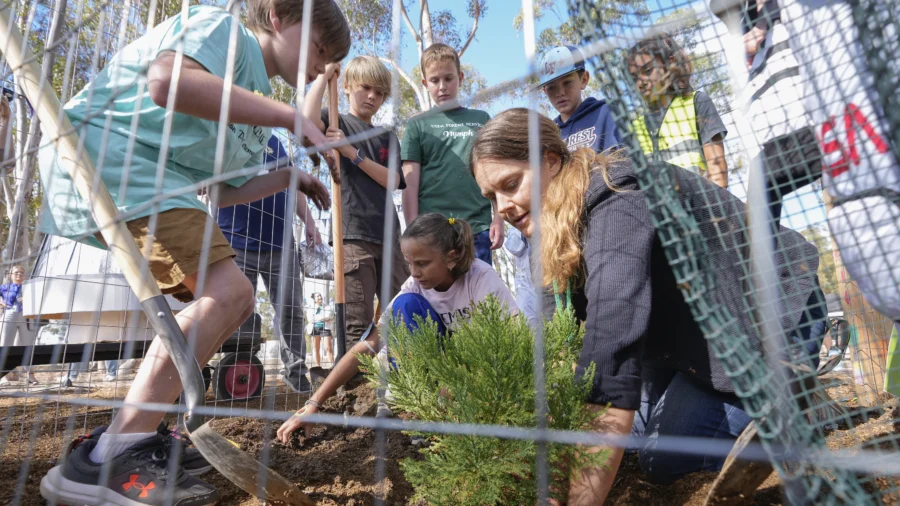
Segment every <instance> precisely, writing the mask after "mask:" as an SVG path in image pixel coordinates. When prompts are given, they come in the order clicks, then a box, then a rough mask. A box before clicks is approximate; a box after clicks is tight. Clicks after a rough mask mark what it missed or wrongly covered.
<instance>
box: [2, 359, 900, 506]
mask: <svg viewBox="0 0 900 506" xmlns="http://www.w3.org/2000/svg"><path fill="white" fill-rule="evenodd" d="M278 383H279V382H277V380H276V379H275V378H274V377H271V378H270V381H269V383H268V384H269V385H274V384H278ZM832 385H833V386H832V387H831V388H830V389H829V393H830V394H831V396H832V397H833V398H834V399H835V400H837V401H839V402H840V403H841V404H842V405H843V406H844V407H845V408H846V409H848V410H849V411H851V412H852V413H854V417H853V421H854V425H855V428H854V429H853V430H852V431H851V430H848V428H847V427H846V426H839V427H837V428H836V429H834V430H832V431H830V432H829V433H828V434H827V445H828V447H829V448H831V449H839V448H858V447H860V446H862V447H868V448H879V449H881V450H883V451H890V452H898V451H900V450H898V445H900V441H898V440H897V434H900V430H898V428H897V427H895V425H894V422H895V421H896V420H897V413H895V412H894V411H896V410H898V409H900V408H898V407H897V400H896V399H890V398H885V399H883V404H882V407H881V408H878V409H869V410H862V409H860V408H859V407H858V406H857V403H856V396H855V393H854V391H853V389H852V387H850V386H847V384H846V383H845V381H844V380H843V379H839V380H837V381H834V382H833V383H832ZM123 394H124V388H122V385H120V386H119V387H118V389H116V390H113V389H109V388H104V389H93V390H92V391H91V392H89V393H85V392H81V393H75V394H57V397H56V398H55V399H53V400H50V401H45V402H39V401H38V400H36V399H28V400H25V399H12V398H0V447H2V450H0V505H3V504H9V503H12V502H14V501H15V500H16V498H17V497H18V501H19V502H20V504H25V505H32V504H41V503H42V499H41V497H40V494H39V492H38V487H39V483H40V479H41V477H42V476H43V475H44V474H45V473H46V472H47V471H48V470H49V469H50V468H51V467H52V466H53V465H55V463H56V462H55V459H56V457H58V455H59V454H60V452H61V451H62V450H63V448H64V446H65V445H67V444H68V442H69V441H71V439H72V434H81V433H84V432H87V431H90V430H91V429H92V428H93V427H95V426H97V425H100V424H104V423H108V422H109V420H110V416H111V413H110V410H109V409H108V408H104V407H91V406H78V405H73V404H68V403H67V401H70V400H72V399H76V398H77V399H90V400H99V399H114V398H121V396H122V395H123ZM266 394H267V395H266V397H264V398H263V399H257V400H254V401H252V402H246V403H243V404H242V406H245V407H248V408H251V409H260V408H265V409H275V410H278V411H294V410H296V409H298V408H299V407H300V406H301V405H302V404H303V401H304V400H305V397H301V396H298V395H296V394H288V393H287V392H286V391H285V390H284V387H283V386H281V385H280V384H279V387H278V388H277V389H275V388H272V387H269V388H267V390H266ZM273 394H274V395H273ZM209 400H210V401H212V399H209ZM237 404H238V403H234V404H231V403H228V404H227V407H238V405H237ZM220 405H225V404H220ZM326 409H327V411H329V412H337V413H346V414H347V415H350V416H360V415H363V414H365V415H370V416H371V415H373V414H374V410H375V395H374V392H373V390H372V388H371V387H369V386H368V385H358V386H355V387H352V388H349V389H348V390H347V391H346V392H345V393H344V394H343V395H342V396H338V397H335V398H333V399H331V400H329V402H328V403H326ZM169 418H170V420H169V421H170V422H174V416H171V417H169ZM278 425H279V424H278V423H276V422H264V421H260V420H257V419H252V418H231V419H220V420H216V421H214V422H213V426H214V428H215V429H216V430H217V431H218V432H219V433H221V434H223V435H224V436H225V437H227V438H229V439H231V440H233V441H236V442H238V443H239V444H241V447H242V449H243V450H244V451H247V452H249V453H250V454H251V455H253V456H254V457H256V458H259V459H260V460H263V457H265V456H264V455H262V454H263V453H266V452H267V453H268V456H267V461H268V463H269V466H270V467H272V468H273V469H275V470H277V471H278V472H279V473H280V474H282V475H283V476H285V477H286V478H288V479H290V480H292V481H294V482H295V483H297V484H298V485H299V486H300V488H301V490H302V491H303V492H304V493H306V494H307V495H309V496H310V497H311V498H312V499H313V500H314V501H316V502H317V503H318V504H325V505H338V504H339V505H364V504H365V505H368V504H373V503H374V497H375V494H383V495H382V496H383V497H384V498H385V504H390V505H393V504H399V505H402V504H410V503H411V502H413V501H412V496H413V490H412V487H411V486H410V484H409V482H407V481H406V480H405V479H404V477H403V473H402V471H401V469H400V466H399V463H400V461H401V460H402V459H406V458H417V456H418V455H419V454H418V449H417V447H416V446H414V445H413V444H412V442H411V440H410V438H409V437H408V436H407V435H405V434H402V433H397V432H389V433H386V448H387V460H386V478H385V480H384V482H383V484H382V485H383V487H382V486H379V484H378V483H376V481H375V466H376V458H377V452H376V433H375V431H373V430H370V429H355V428H345V427H336V426H329V427H325V426H319V427H316V428H314V429H313V430H312V433H311V435H310V436H309V437H308V438H302V439H301V438H296V439H295V440H294V441H293V442H292V444H291V445H290V446H285V445H282V444H280V443H271V444H263V443H264V442H266V441H273V440H274V433H275V430H276V429H277V427H278ZM715 477H716V475H715V473H696V474H693V475H689V476H687V477H685V478H682V479H680V480H678V481H676V482H675V483H672V484H669V485H654V484H652V483H649V482H648V481H647V480H646V479H645V477H644V476H643V475H642V473H641V472H640V469H639V468H638V464H637V459H636V458H635V457H634V456H626V457H625V459H624V461H623V463H622V467H621V469H620V471H619V473H618V477H617V480H616V482H615V485H614V486H613V489H612V491H611V493H610V496H609V500H608V501H607V504H616V505H642V506H643V505H702V504H704V503H705V500H706V496H707V494H708V493H709V490H710V488H711V486H712V482H713V480H714V479H715ZM204 479H206V480H208V481H210V482H211V483H213V484H215V485H216V486H217V487H218V488H219V491H220V493H221V496H222V498H221V501H220V502H219V504H223V505H237V504H240V505H251V504H254V505H255V504H259V502H258V501H256V500H255V499H253V498H252V497H250V496H249V495H248V494H246V493H244V492H243V491H241V490H239V489H238V488H237V487H235V486H234V485H232V484H231V483H229V482H228V481H227V480H225V479H224V478H223V477H221V476H220V475H218V474H217V473H215V472H212V473H209V474H207V475H205V476H204ZM864 486H866V488H868V489H870V490H875V489H880V490H893V492H891V493H888V494H886V495H885V496H884V497H883V498H882V499H883V501H884V502H885V503H888V504H900V497H898V492H896V491H897V490H900V480H896V479H886V478H881V477H879V478H874V477H871V478H869V480H868V481H867V482H865V483H864ZM782 503H783V499H782V491H781V487H780V481H779V480H778V477H777V475H775V474H773V475H772V476H770V477H769V478H768V480H766V482H764V483H763V485H762V486H761V487H760V488H759V489H758V490H757V492H756V494H755V495H754V496H753V497H752V498H748V501H747V502H745V503H743V504H752V505H774V504H782ZM71 506H75V505H71Z"/></svg>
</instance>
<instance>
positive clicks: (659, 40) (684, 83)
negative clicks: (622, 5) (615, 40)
mask: <svg viewBox="0 0 900 506" xmlns="http://www.w3.org/2000/svg"><path fill="white" fill-rule="evenodd" d="M638 55H646V56H650V57H653V58H657V59H659V60H660V61H662V63H663V65H665V68H666V74H665V77H664V79H666V80H667V81H668V84H667V86H666V88H667V90H668V91H669V93H671V94H673V95H682V96H689V95H691V94H692V93H693V92H694V88H693V86H692V85H691V76H693V74H694V65H693V63H691V58H690V56H689V55H688V53H687V51H685V50H684V49H683V48H682V47H681V46H679V45H678V42H676V41H675V39H674V38H673V37H672V36H671V35H669V34H666V33H664V34H661V35H657V36H655V37H652V38H650V39H646V40H642V41H640V42H638V43H637V44H635V45H634V47H632V48H631V49H630V50H628V56H627V60H628V62H629V65H630V64H631V62H632V61H634V59H635V57H637V56H638Z"/></svg>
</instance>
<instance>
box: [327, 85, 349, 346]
mask: <svg viewBox="0 0 900 506" xmlns="http://www.w3.org/2000/svg"><path fill="white" fill-rule="evenodd" d="M337 80H338V76H337V75H333V76H331V79H329V80H328V124H329V125H331V126H333V127H335V128H338V126H339V122H340V118H339V116H338V81H337ZM332 157H333V158H334V163H336V164H337V165H338V166H337V167H336V168H335V171H336V172H337V173H338V174H340V170H341V169H340V164H341V154H340V152H338V150H337V149H334V150H332ZM331 202H332V204H331V227H332V228H331V231H332V238H333V244H334V302H335V303H336V304H343V303H344V302H345V295H344V213H343V210H342V209H341V183H340V182H338V181H335V180H334V178H332V179H331ZM341 335H343V334H341Z"/></svg>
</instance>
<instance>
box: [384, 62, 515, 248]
mask: <svg viewBox="0 0 900 506" xmlns="http://www.w3.org/2000/svg"><path fill="white" fill-rule="evenodd" d="M421 67H422V75H423V76H424V77H425V78H424V79H423V80H422V84H424V85H425V87H426V88H427V89H428V94H429V95H430V96H431V99H432V100H434V102H435V103H436V104H437V107H435V108H433V109H432V110H431V111H428V112H427V113H423V114H421V115H419V116H417V117H415V118H413V119H411V120H410V121H409V123H407V125H406V132H405V133H404V135H403V143H402V145H401V149H400V157H401V158H402V159H403V177H404V178H405V179H406V189H405V190H403V216H404V218H405V219H406V223H412V222H413V220H415V219H416V217H417V216H419V215H420V214H425V213H440V214H443V215H444V216H448V217H452V218H461V219H464V220H466V221H468V222H469V225H471V226H472V233H473V234H474V239H475V256H476V257H478V258H479V259H481V260H483V261H484V262H486V263H487V264H488V265H492V263H491V250H495V249H497V248H499V247H501V246H503V233H504V228H503V219H502V218H501V217H500V215H499V214H495V215H494V217H493V219H492V218H491V203H490V201H489V200H487V199H486V198H484V197H483V196H482V195H481V190H480V189H479V188H478V184H476V183H475V178H474V177H472V171H471V170H470V168H469V152H470V151H471V150H472V142H473V141H474V140H475V135H476V134H477V133H478V130H480V129H481V127H482V126H483V125H484V124H485V123H487V122H488V120H489V119H491V117H490V115H488V113H486V112H484V111H479V110H477V109H467V108H465V107H460V106H459V105H458V103H457V96H458V95H459V84H460V81H462V79H463V78H464V76H463V73H462V71H461V70H460V66H459V56H458V55H457V54H456V51H455V50H454V49H453V48H451V47H450V46H448V45H446V44H432V45H431V46H429V47H428V49H426V50H425V52H424V53H422V61H421ZM454 106H455V107H454Z"/></svg>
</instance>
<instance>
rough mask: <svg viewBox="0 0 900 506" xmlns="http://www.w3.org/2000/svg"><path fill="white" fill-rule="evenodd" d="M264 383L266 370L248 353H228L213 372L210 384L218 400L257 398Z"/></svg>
mask: <svg viewBox="0 0 900 506" xmlns="http://www.w3.org/2000/svg"><path fill="white" fill-rule="evenodd" d="M265 381H266V369H265V367H264V366H263V364H262V362H260V361H259V359H258V358H256V356H255V355H253V354H252V353H250V352H240V353H228V354H227V355H225V356H224V357H222V360H220V361H219V364H218V365H216V369H215V371H213V377H212V384H213V388H214V389H215V394H216V399H218V400H220V401H221V400H225V401H227V400H232V399H234V400H238V399H250V398H252V397H259V395H260V394H261V393H262V390H263V385H264V384H265Z"/></svg>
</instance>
